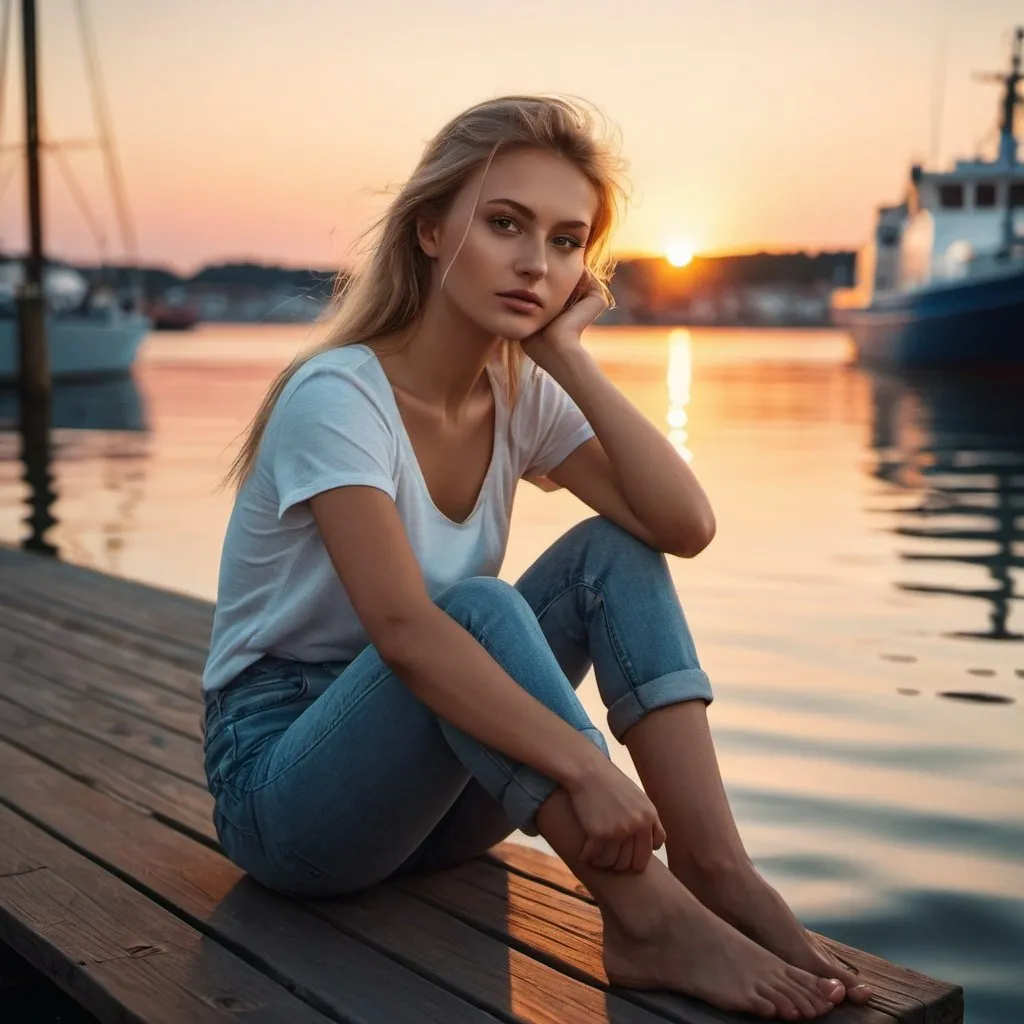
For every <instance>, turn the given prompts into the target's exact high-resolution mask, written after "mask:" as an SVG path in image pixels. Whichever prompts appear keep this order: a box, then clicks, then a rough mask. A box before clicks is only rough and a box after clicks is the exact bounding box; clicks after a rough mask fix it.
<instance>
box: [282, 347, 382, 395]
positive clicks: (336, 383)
mask: <svg viewBox="0 0 1024 1024" xmlns="http://www.w3.org/2000/svg"><path fill="white" fill-rule="evenodd" d="M374 358H375V357H374V354H373V352H372V351H371V350H369V349H367V348H366V347H365V346H363V345H361V344H355V343H353V344H348V345H340V346H337V347H335V348H329V349H325V350H324V351H322V352H317V353H316V354H315V355H312V356H310V357H309V358H308V359H306V360H305V361H304V362H303V363H302V364H301V365H300V366H299V367H298V368H297V369H296V370H295V372H294V373H293V374H292V375H291V377H290V378H289V379H288V382H287V383H286V384H285V386H284V388H283V390H282V391H281V396H280V399H279V402H282V403H283V402H289V401H292V400H293V398H294V396H295V395H296V394H299V393H301V394H303V395H305V396H312V395H315V394H318V393H319V392H321V391H323V392H325V393H327V394H335V395H337V396H338V397H341V396H342V395H344V394H345V393H347V392H351V391H356V392H362V393H366V394H367V395H372V394H374V393H375V392H376V391H377V390H379V388H378V384H377V379H376V374H375V373H374V372H373V371H374V367H373V365H372V363H373V360H374Z"/></svg>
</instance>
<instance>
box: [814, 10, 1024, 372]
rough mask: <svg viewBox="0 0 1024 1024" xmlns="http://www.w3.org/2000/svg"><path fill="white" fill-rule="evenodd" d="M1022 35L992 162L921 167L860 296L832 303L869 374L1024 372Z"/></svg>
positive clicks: (1005, 81)
mask: <svg viewBox="0 0 1024 1024" xmlns="http://www.w3.org/2000/svg"><path fill="white" fill-rule="evenodd" d="M1022 46H1024V28H1021V29H1017V30H1016V32H1015V35H1014V44H1013V51H1012V55H1011V60H1010V69H1009V71H1008V72H1007V73H1003V74H995V75H992V76H989V77H990V78H991V79H992V80H994V81H997V82H1000V83H1001V84H1002V86H1003V98H1002V104H1001V116H1000V123H999V150H998V153H997V155H996V157H995V159H994V160H982V159H975V160H958V161H957V162H956V164H955V166H954V167H953V168H952V169H945V170H943V169H940V170H928V169H926V168H924V167H923V166H921V165H918V164H915V165H913V166H912V167H911V169H910V181H909V183H908V185H907V191H906V195H905V198H904V199H903V201H902V202H901V203H899V204H898V205H894V206H882V207H880V208H879V210H878V217H877V222H876V224H875V230H874V237H873V238H872V240H871V241H870V242H869V243H868V244H867V245H866V246H864V248H863V249H862V250H861V251H860V252H859V253H858V256H857V270H856V277H857V280H856V284H855V285H854V287H853V288H849V289H841V290H838V291H836V292H835V293H834V295H833V299H832V319H833V322H834V323H835V324H836V325H837V326H840V327H845V328H847V329H848V331H849V332H850V334H851V335H852V336H853V340H854V343H855V344H856V347H857V354H858V357H859V360H860V362H862V363H866V364H874V365H881V366H889V367H915V366H942V365H945V366H959V367H965V368H970V367H973V366H983V365H990V366H991V365H1007V364H1017V365H1020V364H1024V162H1021V160H1020V159H1019V158H1018V154H1017V136H1016V133H1015V131H1014V119H1015V114H1016V110H1017V108H1018V107H1019V106H1020V105H1021V103H1022V102H1024V99H1022V98H1021V96H1020V95H1019V94H1018V92H1017V85H1018V83H1019V82H1021V81H1022V80H1024V74H1022V72H1021V60H1022Z"/></svg>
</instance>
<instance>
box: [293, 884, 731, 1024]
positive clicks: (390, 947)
mask: <svg viewBox="0 0 1024 1024" xmlns="http://www.w3.org/2000/svg"><path fill="white" fill-rule="evenodd" d="M311 909H312V910H313V912H314V913H316V914H318V915H320V916H321V917H323V918H324V920H327V921H330V922H331V923H332V924H334V925H336V926H337V927H338V928H340V929H341V930H342V931H344V932H345V933H346V934H348V935H351V936H352V937H353V938H358V939H359V940H360V941H362V942H366V943H367V944H368V945H371V946H373V947H374V949H380V950H383V951H386V952H387V953H388V955H389V956H393V957H395V958H396V959H397V960H399V961H401V962H402V963H406V964H409V965H415V968H416V970H417V971H419V972H421V973H423V974H425V975H426V976H427V977H430V978H433V979H435V980H436V981H437V982H439V983H440V984H443V985H445V986H446V987H450V988H451V989H453V990H454V991H456V992H459V993H461V994H463V995H464V996H465V997H466V998H467V999H471V1000H472V1001H473V1002H475V1003H478V1004H480V1005H484V1006H486V1007H488V1008H489V1009H491V1010H492V1011H493V1012H494V1013H495V1014H498V1015H502V1016H512V1017H513V1018H515V1019H517V1020H522V1021H524V1022H529V1024H605V1022H608V1021H614V1022H615V1024H657V1022H658V1021H664V1019H665V1018H664V1017H662V1016H660V1015H658V1014H654V1013H651V1012H650V1011H649V1010H647V1009H645V1008H643V1007H641V1006H637V1005H636V1004H634V1003H630V1002H627V1001H626V1000H625V999H623V998H621V997H620V996H618V995H616V994H614V993H611V992H606V991H604V990H602V989H600V988H597V987H594V986H591V985H588V984H585V983H583V982H582V981H580V980H578V979H576V978H573V977H569V976H567V975H564V974H562V973H560V972H559V971H556V970H553V969H552V968H551V967H549V966H548V965H547V964H543V963H540V962H538V961H537V960H535V959H533V958H532V957H530V956H527V955H525V954H524V953H522V952H521V951H520V950H518V949H514V948H508V947H507V946H506V945H505V944H504V943H503V942H499V941H497V940H496V939H494V938H492V937H490V936H489V935H486V934H485V933H483V932H479V931H476V930H475V929H473V928H471V927H470V926H468V925H466V924H464V923H463V922H462V921H459V920H457V919H456V918H454V917H451V916H450V915H448V914H446V913H444V912H442V911H440V910H437V909H436V908H434V907H432V906H430V905H429V904H427V903H423V902H421V901H419V900H416V899H413V898H411V897H409V896H406V895H404V894H402V893H399V892H397V891H396V890H394V889H393V888H391V887H390V886H380V887H378V888H376V889H373V890H371V891H370V892H368V893H366V894H365V895H363V896H360V897H359V899H358V900H356V901H353V902H345V901H332V902H324V903H315V904H312V905H311ZM732 1024H738V1021H737V1020H736V1018H733V1022H732Z"/></svg>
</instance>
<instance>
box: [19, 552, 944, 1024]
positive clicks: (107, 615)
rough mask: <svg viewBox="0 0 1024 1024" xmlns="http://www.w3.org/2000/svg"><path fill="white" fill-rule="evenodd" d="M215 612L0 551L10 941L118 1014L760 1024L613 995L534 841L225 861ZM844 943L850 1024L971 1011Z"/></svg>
mask: <svg viewBox="0 0 1024 1024" xmlns="http://www.w3.org/2000/svg"><path fill="white" fill-rule="evenodd" d="M211 622H212V607H211V606H210V605H209V604H206V603H204V602H201V601H195V600H192V599H190V598H186V597H182V596H180V595H176V594H170V593H167V592H164V591H159V590H155V589H152V588H149V587H145V586H143V585H141V584H136V583H129V582H126V581H123V580H117V579H113V578H111V577H107V576H103V575H100V574H97V573H93V572H91V571H89V570H86V569H82V568H78V567H73V566H68V565H64V564H61V563H56V562H51V561H49V560H46V559H41V558H38V557H36V556H30V555H25V554H22V553H21V552H17V551H13V550H10V549H7V548H2V547H0V944H6V946H8V947H9V948H11V949H13V950H14V951H15V953H17V954H19V955H20V956H22V957H24V958H25V960H27V961H28V962H29V963H31V964H32V965H33V966H34V967H35V968H36V969H38V970H40V971H42V972H43V973H45V974H47V975H48V976H50V977H51V978H53V979H54V980H55V981H56V982H57V983H58V984H59V985H61V987H63V988H64V989H65V990H66V991H67V992H69V993H70V994H71V995H72V996H73V997H74V998H75V999H76V1000H77V1001H78V1002H80V1003H81V1004H82V1005H83V1006H85V1007H86V1008H88V1009H89V1010H90V1012H92V1013H93V1014H95V1015H96V1016H97V1017H99V1018H100V1019H101V1020H104V1021H117V1022H119V1024H120V1022H122V1021H140V1022H151V1021H152V1022H158V1021H159V1022H163V1021H167V1022H174V1024H190V1022H192V1021H195V1022H206V1021H221V1020H224V1021H227V1020H244V1021H247V1022H248V1021H252V1022H260V1024H262V1022H268V1024H269V1022H275V1024H276V1022H282V1024H284V1022H287V1024H291V1022H293V1021H294V1022H297V1024H302V1022H305V1021H310V1022H312V1021H343V1022H353V1024H363V1022H366V1024H371V1022H372V1024H414V1022H426V1021H436V1022H438V1024H441V1022H444V1024H464V1022H465V1024H469V1022H486V1021H491V1022H493V1021H529V1022H550V1024H556V1022H557V1024H575V1022H581V1024H583V1022H586V1024H598V1022H604V1021H608V1022H615V1024H657V1022H658V1021H675V1022H677V1024H739V1022H740V1021H741V1020H746V1019H750V1018H744V1017H741V1016H738V1015H733V1014H727V1013H723V1012H721V1011H717V1010H714V1009H712V1008H710V1007H708V1006H707V1005H705V1004H703V1003H700V1002H698V1001H695V1000H690V999H685V998H682V997H678V996H672V995H668V994H662V993H653V992H645V993H640V992H628V991H625V990H622V989H617V988H613V987H610V986H609V985H608V981H607V978H606V976H605V974H604V971H603V968H602V966H601V956H600V944H601V927H600V918H599V916H598V912H597V908H596V907H595V906H594V903H593V900H592V899H591V898H590V895H589V893H587V892H586V890H585V889H584V888H583V887H582V886H580V885H579V883H578V882H577V881H576V879H574V878H573V877H572V876H571V875H570V874H569V873H568V872H567V871H566V870H565V868H564V866H563V865H562V864H561V863H560V862H559V861H557V860H555V859H553V858H551V857H548V856H546V855H544V854H542V853H538V852H537V851H534V850H530V849H527V848H524V847H520V846H515V845H512V844H503V845H501V846H499V847H496V848H495V849H494V850H493V851H492V852H491V855H490V856H488V857H485V858H480V859H478V860H476V861H473V862H472V863H470V864H467V865H464V866H462V867H460V868H456V869H453V870H451V871H447V872H443V873H440V874H437V875H434V876H431V877H428V878H418V879H410V880H406V881H403V882H401V883H396V884H394V885H385V886H380V887H378V888H377V889H375V890H373V891H372V892H369V893H366V894H364V895H362V896H360V897H358V898H352V899H346V900H333V901H295V900H287V899H283V898H281V897H278V896H276V895H274V894H273V893H270V892H268V891H266V890H265V889H262V888H261V887H259V886H258V885H256V884H255V883H253V882H252V881H251V880H250V879H248V878H246V877H245V875H244V874H243V872H241V871H240V870H239V869H238V868H236V867H235V866H234V865H233V864H232V863H231V862H230V861H228V860H227V859H226V858H225V857H224V856H223V854H222V853H221V851H220V849H219V847H218V845H217V840H216V835H215V832H214V828H213V823H212V821H211V799H210V796H209V794H208V792H207V791H206V789H205V780H204V776H203V770H202V746H201V742H202V741H201V734H200V710H201V707H202V703H201V698H200V689H199V675H200V671H201V669H202V665H203V662H204V660H205V650H206V644H207V641H208V638H209V631H210V624H211ZM826 941H829V942H830V944H831V946H832V948H833V949H835V950H836V952H837V953H839V955H841V956H842V957H844V958H845V959H846V960H847V961H848V962H850V963H853V964H855V965H856V966H857V967H858V968H859V969H860V972H861V975H862V977H863V978H864V979H865V980H866V981H869V982H870V983H871V984H872V985H873V986H874V987H875V990H876V996H875V997H874V998H873V1000H872V1002H871V1004H870V1005H869V1006H868V1007H851V1006H843V1007H840V1008H838V1009H837V1010H835V1011H834V1012H833V1013H831V1014H829V1016H828V1019H829V1020H831V1021H835V1022H840V1021H841V1022H844V1024H895V1022H896V1021H900V1022H908V1024H957V1022H960V1021H962V1020H963V998H962V992H961V990H960V989H959V988H958V987H956V986H953V985H949V984H946V983H944V982H939V981H935V980H934V979H931V978H927V977H925V976H923V975H920V974H917V973H915V972H912V971H908V970H905V969H903V968H900V967H897V966H895V965H893V964H889V963H886V962H885V961H883V960H880V959H878V958H876V957H873V956H870V955H869V954H866V953H863V952H861V951H859V950H854V949H850V948H848V947H844V946H842V945H840V944H838V943H834V942H831V940H826Z"/></svg>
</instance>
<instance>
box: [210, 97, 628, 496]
mask: <svg viewBox="0 0 1024 1024" xmlns="http://www.w3.org/2000/svg"><path fill="white" fill-rule="evenodd" d="M599 119H600V115H599V114H598V112H597V111H596V109H595V108H594V107H592V105H590V104H589V103H587V102H586V101H583V100H580V99H578V98H570V97H559V96H502V97H499V98H497V99H493V100H487V101H485V102H483V103H479V104H477V105H476V106H473V107H470V108H469V109H468V110H465V111H463V112H462V113H461V114H459V115H458V116H456V117H454V118H452V120H451V121H449V122H448V124H446V125H445V126H444V127H443V128H442V129H441V130H440V131H439V132H438V133H437V135H435V136H434V138H433V139H431V140H430V142H429V143H428V144H427V147H426V149H425V150H424V152H423V155H422V157H421V158H420V161H419V163H418V164H417V165H416V168H415V170H414V171H413V173H412V176H411V177H410V178H409V180H408V181H407V182H406V183H405V184H404V185H403V186H402V188H401V190H400V191H399V192H398V194H397V196H396V197H395V199H394V200H393V201H392V202H391V204H390V206H389V207H388V209H387V212H386V213H385V214H384V216H383V217H381V218H380V219H379V220H378V221H377V222H376V223H374V224H373V225H371V226H370V228H369V229H368V230H367V231H366V232H364V233H363V235H362V236H361V239H363V240H366V239H370V243H369V245H367V246H366V247H365V250H364V251H365V253H366V256H365V258H364V259H363V261H361V265H360V266H358V267H357V268H356V269H355V270H354V271H353V272H352V273H351V274H350V275H346V274H344V273H339V274H338V276H337V278H336V279H335V284H334V294H333V297H332V302H331V304H330V306H329V307H328V309H329V311H330V315H329V318H328V320H327V328H326V336H325V338H324V340H323V341H321V342H320V343H319V344H317V345H315V346H314V347H312V348H310V349H308V350H306V351H304V352H301V353H300V354H299V355H298V356H296V357H295V359H293V360H292V362H291V363H290V364H289V365H288V366H287V367H285V369H284V370H282V371H281V373H279V374H278V375H277V377H276V378H275V379H274V381H273V382H272V383H271V385H270V387H269V388H268V389H267V393H266V394H265V395H264V397H263V401H262V402H261V403H260V407H259V409H258V410H257V412H256V415H255V416H254V417H253V419H252V422H251V423H250V424H249V426H248V427H247V429H246V431H245V434H244V440H243V442H242V445H241V448H240V449H239V451H238V454H237V455H236V456H235V458H234V461H233V462H232V464H231V468H230V470H229V471H228V474H227V477H226V479H225V483H230V482H233V483H234V484H235V485H236V487H241V486H242V484H243V483H244V482H245V480H246V478H247V477H248V476H249V474H250V472H251V471H252V467H253V465H254V463H255V460H256V454H257V452H258V451H259V446H260V442H261V440H262V438H263V434H264V431H265V430H266V426H267V422H268V420H269V419H270V414H271V412H272V411H273V409H274V406H275V404H276V403H277V400H278V399H279V398H280V397H281V392H282V391H283V390H284V388H285V386H286V385H287V383H288V381H289V380H290V379H291V377H292V376H293V374H294V373H295V372H296V370H298V369H299V367H301V366H302V365H303V364H304V363H305V362H307V361H308V360H309V359H311V358H313V356H315V355H318V354H319V353H321V352H326V351H328V350H330V349H334V348H340V347H342V346H343V345H350V344H354V343H356V342H366V341H369V340H370V339H372V338H375V337H377V336H378V335H382V334H387V333H389V332H392V331H397V330H399V329H401V328H403V327H405V326H407V325H408V324H410V323H411V322H412V321H414V320H415V319H416V318H417V317H418V315H419V314H420V311H421V309H422V307H423V304H424V301H425V300H426V297H427V293H428V289H429V285H430V264H431V260H430V258H429V257H428V256H427V255H426V254H425V253H424V252H423V250H422V249H421V248H420V246H419V242H418V239H417V221H418V219H419V217H420V216H421V215H430V216H434V217H443V216H444V215H445V214H446V213H447V211H448V210H449V208H450V207H451V204H452V201H453V200H454V199H455V197H456V196H457V195H458V193H459V192H460V190H461V189H462V187H463V186H464V185H465V183H466V182H467V181H468V180H469V179H470V178H471V177H472V176H473V174H474V173H475V172H476V171H477V170H478V169H479V168H480V167H481V166H483V167H484V175H486V172H487V169H488V168H489V167H490V165H491V162H492V161H493V159H494V157H495V155H496V154H497V153H498V151H499V150H509V149H523V148H533V149H542V150H548V151H550V152H553V153H556V154H558V155H559V156H561V157H564V158H565V159H568V160H570V161H571V162H572V163H574V164H575V165H576V166H577V167H578V168H579V170H580V171H581V172H582V173H583V174H584V175H585V176H586V178H587V179H588V181H589V182H590V183H591V185H592V186H593V188H594V190H595V192H596V193H597V197H598V204H597V214H596V216H595V219H594V223H593V225H592V227H591V231H590V235H589V237H588V241H587V248H586V253H585V257H584V258H585V263H586V266H587V268H588V269H589V270H590V272H591V274H592V275H593V277H594V279H595V281H596V282H597V283H598V286H599V287H600V288H601V290H602V292H603V293H604V295H605V298H606V300H610V293H609V292H608V288H607V283H608V281H609V280H610V278H611V275H612V272H613V270H614V262H613V260H612V258H611V254H610V251H609V241H610V237H611V233H612V229H613V227H614V225H615V221H616V218H617V215H618V201H619V200H624V199H625V198H626V191H625V188H624V186H623V184H622V182H621V180H620V174H621V172H622V170H623V169H624V166H625V165H624V162H623V161H622V160H621V159H620V158H619V157H618V156H617V154H616V151H615V149H614V148H613V146H612V143H611V141H610V140H608V139H607V138H602V137H599V136H598V134H597V131H596V126H597V122H598V120H599ZM482 184H483V181H482V180H481V186H482ZM477 199H479V195H478V196H477ZM466 233H467V234H468V225H467V232H466ZM465 238H466V235H465V234H464V235H463V241H465ZM459 248H460V249H461V244H460V246H459ZM457 255H458V252H456V256H457ZM452 262H454V258H453V260H452ZM450 267H451V264H449V268H448V269H450ZM445 274H447V269H446V271H445ZM442 283H443V279H442ZM526 358H527V356H526V355H525V354H524V353H523V351H522V349H521V348H520V347H519V346H518V345H516V344H513V343H511V342H509V341H508V340H507V339H506V340H505V343H504V344H503V345H502V347H501V359H502V362H503V364H504V366H505V370H506V373H505V377H506V380H507V386H508V401H509V406H510V407H512V406H514V405H515V402H516V400H517V398H518V393H519V391H518V389H519V381H520V374H521V367H522V364H523V361H524V360H525V359H526Z"/></svg>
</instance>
